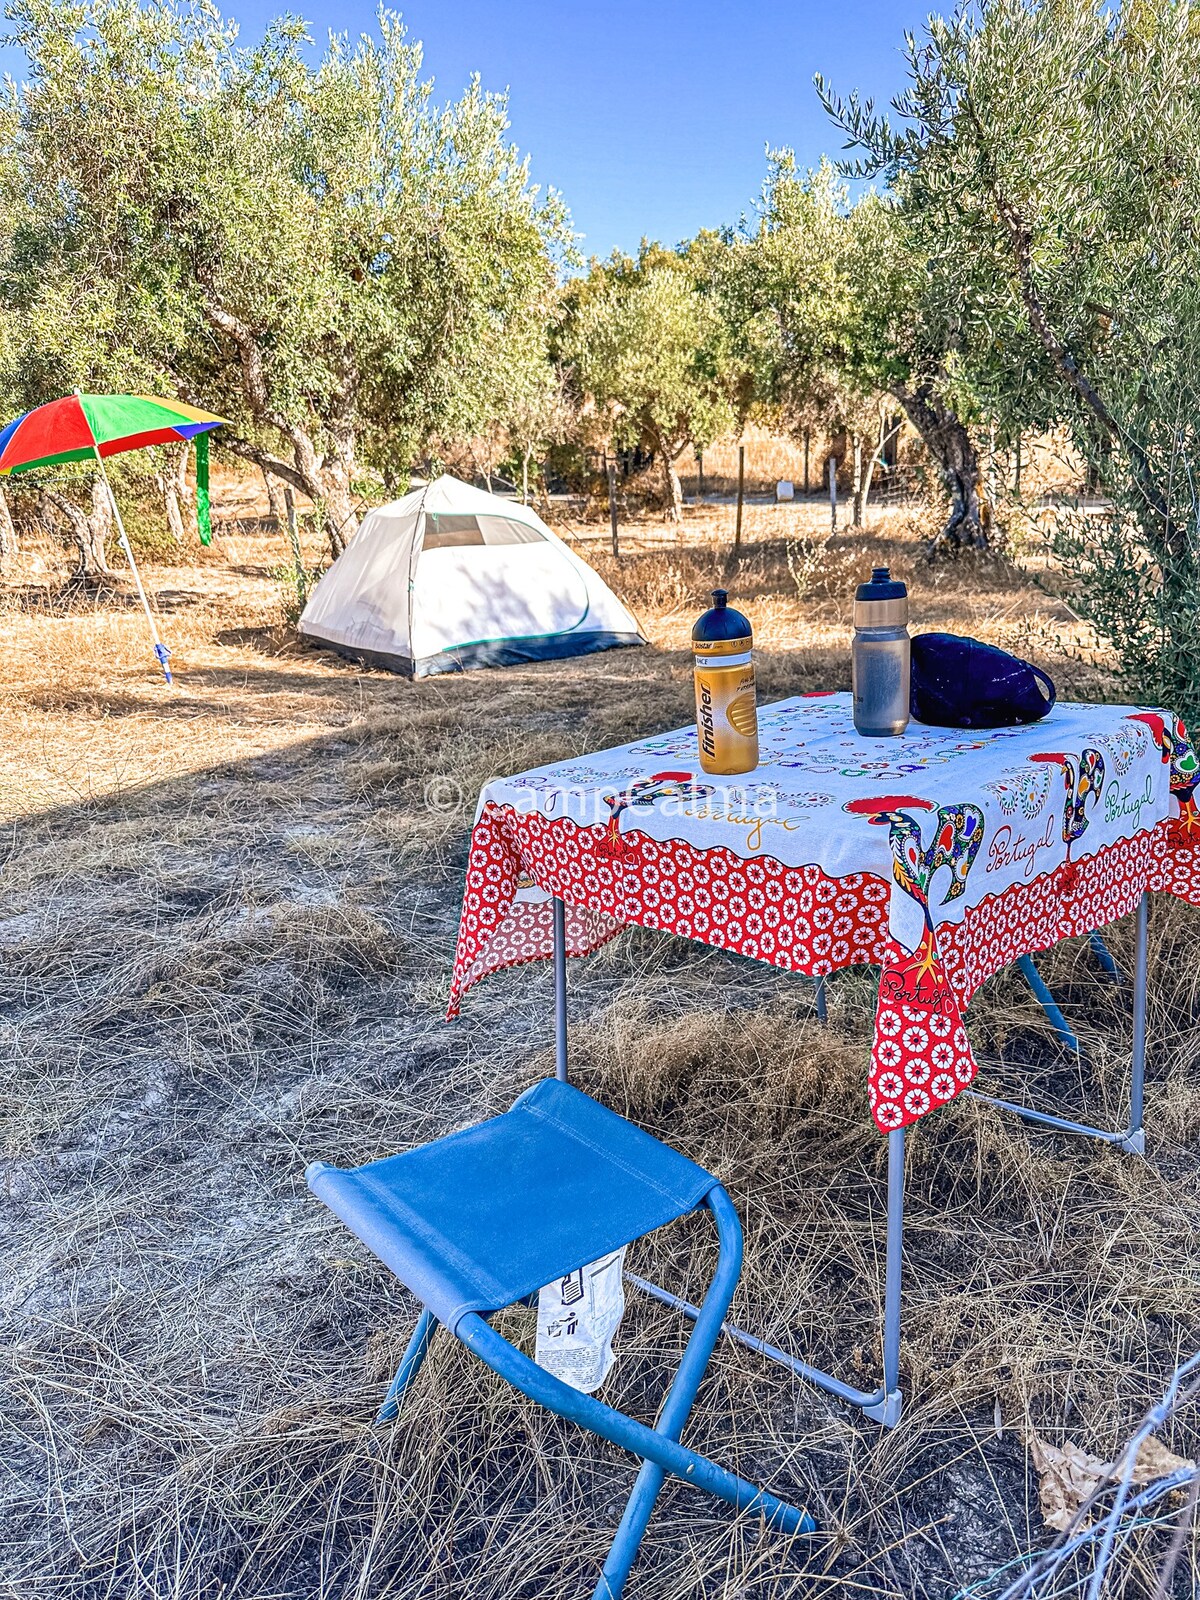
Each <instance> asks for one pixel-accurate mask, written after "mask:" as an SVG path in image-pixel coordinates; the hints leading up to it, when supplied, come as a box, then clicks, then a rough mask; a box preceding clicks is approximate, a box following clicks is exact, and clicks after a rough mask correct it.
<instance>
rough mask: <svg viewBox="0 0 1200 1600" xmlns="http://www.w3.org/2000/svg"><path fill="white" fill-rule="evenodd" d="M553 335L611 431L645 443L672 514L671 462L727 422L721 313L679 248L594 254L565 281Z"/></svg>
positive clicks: (676, 487) (676, 488) (676, 493)
mask: <svg viewBox="0 0 1200 1600" xmlns="http://www.w3.org/2000/svg"><path fill="white" fill-rule="evenodd" d="M557 344H558V349H559V354H560V356H561V358H562V359H563V360H564V361H565V362H566V363H567V364H568V366H569V367H570V369H571V371H572V373H573V375H574V379H575V382H576V384H577V386H578V388H579V390H580V392H581V394H582V395H583V396H585V397H586V402H587V403H590V404H591V405H592V406H594V407H595V408H596V410H597V412H598V413H599V414H600V416H601V417H602V418H603V425H604V426H605V428H606V430H607V432H608V435H609V437H610V439H611V440H612V441H613V442H614V443H615V444H618V445H623V446H625V447H628V448H632V447H633V446H636V445H641V446H643V447H645V448H646V449H649V450H651V451H653V453H654V457H655V460H656V462H657V464H658V468H659V471H660V473H661V475H662V488H663V496H664V500H665V503H666V506H667V510H668V512H669V514H670V516H671V517H672V518H673V519H674V520H675V521H678V520H679V518H680V516H681V514H682V505H683V493H682V489H681V487H680V483H679V474H678V472H677V471H676V467H675V463H676V462H677V461H678V460H679V457H680V456H681V455H682V454H683V452H684V451H685V450H686V449H687V448H688V447H689V446H692V447H696V446H698V447H700V448H701V449H702V448H703V447H704V446H705V445H706V444H708V443H709V442H710V441H711V440H713V439H715V438H716V437H717V436H718V435H720V434H722V433H725V432H728V430H729V429H730V427H731V426H732V425H733V422H734V411H733V407H732V405H731V402H730V398H729V395H728V392H727V389H726V385H725V382H724V379H723V374H722V371H721V351H722V326H721V319H720V315H719V313H718V310H717V308H716V306H715V305H714V303H713V301H712V299H711V298H710V297H709V296H707V295H706V294H704V293H703V292H702V291H701V289H700V287H699V285H698V283H697V281H696V273H695V271H694V269H693V266H692V264H691V263H689V261H688V260H687V257H686V255H685V254H681V253H679V252H674V251H668V250H663V249H661V248H660V247H659V246H657V245H647V246H643V248H642V250H641V252H640V253H639V255H638V257H637V258H636V259H631V258H629V257H625V256H614V257H613V259H612V260H611V261H608V262H605V263H599V262H593V264H592V269H591V272H590V274H589V275H588V277H587V278H585V279H582V280H580V281H579V282H578V283H576V284H573V285H571V286H570V287H569V289H568V292H567V295H566V299H565V304H564V310H563V320H562V325H561V328H560V329H559V331H558V337H557Z"/></svg>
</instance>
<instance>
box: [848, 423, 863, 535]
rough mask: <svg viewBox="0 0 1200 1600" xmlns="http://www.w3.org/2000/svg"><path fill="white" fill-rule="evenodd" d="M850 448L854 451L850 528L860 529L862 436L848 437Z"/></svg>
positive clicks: (857, 434)
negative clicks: (852, 511)
mask: <svg viewBox="0 0 1200 1600" xmlns="http://www.w3.org/2000/svg"><path fill="white" fill-rule="evenodd" d="M850 447H851V449H852V450H853V451H854V514H853V517H852V520H851V523H850V526H851V527H852V528H861V527H862V525H863V501H864V499H865V496H864V494H863V451H862V434H861V433H852V434H851V435H850Z"/></svg>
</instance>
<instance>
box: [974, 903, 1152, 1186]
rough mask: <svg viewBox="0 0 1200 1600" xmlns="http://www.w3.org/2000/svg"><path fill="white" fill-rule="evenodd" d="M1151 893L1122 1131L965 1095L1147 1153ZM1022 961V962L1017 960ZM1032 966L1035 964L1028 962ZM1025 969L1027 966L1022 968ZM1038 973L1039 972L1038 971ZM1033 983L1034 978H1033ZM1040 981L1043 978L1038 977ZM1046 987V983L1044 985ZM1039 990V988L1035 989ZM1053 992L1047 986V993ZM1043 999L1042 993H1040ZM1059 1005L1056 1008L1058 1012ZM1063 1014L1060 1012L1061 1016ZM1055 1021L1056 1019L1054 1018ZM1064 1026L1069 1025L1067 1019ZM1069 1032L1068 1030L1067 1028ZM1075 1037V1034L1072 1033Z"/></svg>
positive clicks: (1038, 1122)
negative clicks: (1145, 1104) (1145, 1107)
mask: <svg viewBox="0 0 1200 1600" xmlns="http://www.w3.org/2000/svg"><path fill="white" fill-rule="evenodd" d="M1148 906H1149V899H1148V896H1146V895H1143V896H1142V898H1141V899H1140V900H1139V901H1138V908H1137V952H1136V955H1135V957H1134V972H1133V1060H1132V1067H1131V1072H1130V1080H1129V1126H1128V1127H1127V1128H1124V1129H1123V1130H1121V1131H1120V1132H1113V1131H1112V1130H1111V1129H1108V1128H1093V1127H1092V1126H1091V1124H1090V1123H1087V1122H1077V1121H1075V1120H1074V1119H1073V1118H1071V1117H1059V1116H1055V1114H1054V1113H1053V1112H1050V1111H1035V1110H1034V1109H1033V1108H1032V1107H1030V1106H1022V1105H1018V1104H1017V1103H1016V1101H1014V1100H1001V1099H998V1098H997V1096H995V1095H991V1094H981V1093H980V1091H979V1090H978V1089H966V1090H964V1093H965V1094H968V1095H970V1096H971V1098H972V1099H973V1100H982V1101H983V1102H984V1104H985V1105H989V1106H995V1107H996V1109H997V1110H998V1111H1011V1112H1013V1113H1014V1115H1016V1116H1018V1117H1020V1118H1022V1120H1023V1121H1025V1122H1032V1123H1033V1124H1034V1125H1035V1126H1036V1127H1039V1128H1054V1129H1055V1130H1056V1131H1057V1132H1059V1133H1078V1134H1083V1135H1084V1136H1085V1137H1086V1138H1089V1139H1099V1140H1100V1141H1101V1143H1103V1144H1111V1145H1116V1146H1118V1147H1119V1148H1120V1149H1122V1150H1128V1151H1130V1152H1131V1154H1133V1155H1139V1156H1141V1155H1145V1153H1146V1134H1145V1130H1144V1128H1143V1127H1142V1106H1143V1100H1144V1089H1145V1079H1146V950H1147V909H1148ZM1021 960H1022V961H1028V960H1029V958H1028V956H1022V957H1021ZM1018 964H1019V963H1018ZM1029 964H1030V966H1031V967H1032V965H1033V963H1032V962H1030V963H1029ZM1022 970H1024V968H1022ZM1035 975H1036V974H1035ZM1030 981H1031V983H1032V979H1031V980H1030ZM1037 981H1038V983H1039V984H1040V983H1041V979H1040V978H1038V980H1037ZM1042 987H1043V988H1045V985H1044V984H1042ZM1035 992H1036V988H1035ZM1049 993H1050V991H1049V990H1048V989H1047V990H1046V994H1047V995H1049ZM1039 998H1040V996H1039ZM1057 1009H1058V1008H1057V1007H1055V1010H1056V1011H1057ZM1061 1015H1062V1013H1061V1012H1059V1016H1060V1017H1061ZM1051 1020H1052V1021H1053V1018H1051ZM1063 1026H1064V1027H1066V1024H1065V1022H1064V1024H1063ZM1068 1031H1069V1030H1068ZM1071 1037H1072V1038H1073V1037H1074V1035H1071Z"/></svg>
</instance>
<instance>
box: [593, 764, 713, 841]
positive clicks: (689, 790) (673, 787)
mask: <svg viewBox="0 0 1200 1600" xmlns="http://www.w3.org/2000/svg"><path fill="white" fill-rule="evenodd" d="M712 792H713V791H712V785H711V784H707V783H697V782H696V781H695V779H694V778H693V776H692V774H691V773H690V772H655V773H653V774H651V776H650V777H648V778H639V779H638V780H637V781H636V782H635V783H631V784H630V785H629V786H628V788H626V789H622V790H621V791H620V793H619V794H606V795H604V797H603V799H604V803H605V805H606V806H607V807H608V813H609V814H608V828H607V830H606V832H605V834H604V837H603V838H602V839H601V840H600V841H599V843H598V844H597V845H596V854H597V855H600V856H608V857H610V858H611V859H614V860H618V861H620V860H624V859H627V858H629V857H632V856H636V855H637V850H636V849H635V848H634V847H633V846H632V845H631V844H630V843H629V842H628V840H626V839H624V838H623V837H622V835H621V817H622V815H623V813H624V812H626V811H628V810H629V808H630V807H631V806H642V807H645V808H648V807H650V806H652V805H653V804H654V802H655V801H656V800H666V799H672V800H703V799H704V798H705V796H706V795H710V794H712Z"/></svg>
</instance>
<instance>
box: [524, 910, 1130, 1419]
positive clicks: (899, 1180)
mask: <svg viewBox="0 0 1200 1600" xmlns="http://www.w3.org/2000/svg"><path fill="white" fill-rule="evenodd" d="M1146 910H1147V896H1146V895H1145V894H1143V895H1142V898H1141V900H1140V901H1139V902H1138V908H1137V953H1136V956H1135V959H1134V979H1133V1061H1132V1071H1131V1077H1130V1096H1129V1099H1130V1111H1129V1125H1128V1127H1127V1128H1125V1129H1123V1130H1121V1131H1120V1132H1114V1131H1112V1130H1110V1129H1105V1128H1094V1127H1092V1126H1091V1125H1090V1124H1089V1123H1086V1122H1076V1121H1073V1120H1072V1119H1070V1118H1068V1117H1059V1116H1055V1115H1054V1114H1053V1113H1051V1112H1048V1111H1037V1110H1035V1109H1033V1108H1031V1107H1029V1106H1022V1105H1018V1104H1017V1103H1016V1102H1015V1101H1011V1100H999V1099H997V1098H995V1096H993V1095H986V1094H980V1093H979V1092H978V1091H976V1090H972V1089H967V1090H964V1091H963V1092H964V1093H966V1094H969V1095H971V1096H972V1097H973V1098H974V1099H977V1100H982V1101H984V1102H986V1103H987V1104H988V1105H991V1106H995V1107H996V1108H997V1109H998V1110H1001V1111H1011V1112H1013V1113H1014V1114H1015V1115H1016V1116H1019V1117H1021V1118H1023V1119H1024V1120H1025V1121H1026V1122H1030V1123H1033V1124H1034V1125H1036V1126H1038V1127H1044V1128H1053V1129H1057V1130H1058V1131H1059V1132H1062V1133H1075V1134H1082V1135H1084V1136H1085V1137H1087V1138H1090V1139H1099V1140H1100V1141H1101V1142H1102V1143H1104V1144H1108V1145H1115V1146H1117V1147H1119V1148H1120V1149H1122V1150H1129V1151H1132V1152H1133V1153H1135V1154H1137V1155H1142V1154H1144V1152H1145V1148H1146V1140H1145V1133H1144V1131H1143V1128H1142V1101H1143V1084H1144V1080H1145V1066H1146ZM553 914H554V1073H555V1076H556V1077H557V1078H561V1079H562V1080H563V1082H566V1081H567V938H566V908H565V906H564V904H563V902H562V901H561V900H560V899H558V898H555V899H554V901H553ZM1091 945H1092V949H1093V951H1094V952H1095V954H1096V956H1097V958H1098V960H1099V961H1100V964H1101V966H1102V968H1103V969H1104V971H1105V973H1106V974H1107V975H1108V977H1109V978H1111V979H1113V980H1114V981H1116V982H1122V981H1123V979H1122V977H1121V974H1120V972H1119V970H1118V969H1117V966H1116V963H1115V962H1114V961H1113V959H1112V956H1111V955H1110V954H1109V952H1108V949H1107V947H1106V946H1105V945H1104V942H1103V941H1102V940H1101V939H1100V936H1099V934H1096V933H1093V934H1092V935H1091ZM1017 966H1018V967H1019V968H1020V970H1021V972H1022V973H1023V974H1024V976H1025V977H1026V979H1027V980H1028V982H1029V983H1030V986H1031V988H1032V989H1033V991H1034V994H1035V995H1036V996H1037V998H1038V1000H1039V1002H1040V1003H1041V1005H1042V1007H1043V1009H1044V1010H1045V1011H1046V1014H1047V1016H1048V1017H1049V1018H1050V1021H1051V1023H1052V1024H1053V1025H1054V1030H1055V1033H1056V1034H1057V1035H1058V1037H1059V1038H1060V1039H1062V1040H1063V1042H1064V1043H1068V1044H1069V1045H1070V1047H1071V1048H1073V1049H1074V1050H1075V1051H1076V1052H1078V1050H1079V1041H1078V1039H1077V1038H1076V1036H1075V1035H1074V1033H1072V1032H1071V1030H1070V1028H1069V1027H1068V1026H1067V1023H1066V1019H1065V1018H1064V1017H1063V1014H1062V1012H1061V1011H1060V1010H1059V1008H1058V1006H1057V1005H1056V1004H1055V1001H1054V999H1053V996H1052V995H1051V993H1050V991H1049V989H1048V988H1047V987H1046V985H1045V983H1044V982H1043V980H1042V978H1041V975H1040V974H1039V973H1038V971H1037V968H1036V967H1035V966H1034V965H1033V961H1032V959H1031V958H1030V957H1029V956H1021V957H1020V958H1019V960H1018V962H1017ZM816 981H817V1014H818V1016H819V1017H820V1018H821V1020H822V1021H824V1019H825V983H824V979H821V978H818V979H817V980H816ZM904 1134H905V1129H904V1128H896V1129H894V1130H893V1131H892V1132H891V1133H889V1134H888V1136H887V1141H888V1162H887V1243H886V1251H885V1257H884V1279H883V1374H882V1381H881V1382H880V1385H879V1387H878V1388H877V1389H874V1390H869V1391H868V1390H865V1389H856V1388H855V1387H854V1386H853V1385H852V1384H848V1383H844V1382H843V1381H842V1379H840V1378H837V1377H834V1375H833V1374H832V1373H829V1372H823V1371H822V1370H821V1368H819V1367H814V1366H810V1365H809V1363H808V1362H807V1361H800V1360H798V1359H797V1358H796V1357H795V1356H791V1355H788V1353H787V1351H786V1350H780V1349H779V1348H778V1347H777V1346H776V1345H773V1344H768V1343H767V1341H766V1340H765V1339H760V1338H758V1337H757V1335H755V1334H753V1333H748V1332H747V1331H746V1329H744V1328H739V1327H736V1326H735V1325H734V1324H733V1323H731V1322H724V1323H722V1325H721V1331H722V1332H723V1333H724V1334H725V1335H726V1336H727V1337H728V1338H730V1339H733V1340H734V1341H735V1342H736V1343H738V1344H740V1345H744V1346H745V1347H746V1349H748V1350H754V1351H757V1353H758V1354H759V1355H760V1356H764V1357H766V1359H767V1360H768V1361H774V1362H777V1363H778V1364H779V1365H780V1366H783V1367H787V1368H788V1369H789V1370H790V1371H791V1372H794V1373H795V1374H796V1375H797V1377H800V1378H803V1379H805V1380H806V1381H807V1382H809V1383H812V1384H815V1385H816V1386H817V1387H818V1388H819V1389H823V1390H824V1391H825V1393H826V1394H831V1395H833V1396H834V1398H835V1399H838V1400H844V1401H845V1402H846V1403H847V1404H848V1405H853V1406H857V1407H858V1408H859V1410H861V1411H862V1413H863V1414H864V1416H867V1417H869V1418H870V1419H871V1420H872V1421H873V1422H879V1423H882V1424H883V1426H884V1427H885V1428H894V1427H895V1426H896V1424H897V1422H899V1420H900V1410H901V1393H900V1331H901V1319H900V1287H901V1269H902V1266H903V1258H904ZM625 1276H626V1278H627V1280H628V1281H629V1282H630V1283H632V1284H633V1285H634V1286H635V1287H636V1288H638V1289H641V1290H642V1291H643V1292H644V1293H646V1294H648V1295H651V1296H652V1297H653V1298H654V1299H655V1300H658V1301H660V1302H661V1303H662V1304H663V1305H668V1306H671V1307H673V1308H674V1309H675V1310H676V1311H679V1312H681V1313H682V1314H683V1315H684V1316H685V1317H688V1318H690V1319H691V1320H692V1321H695V1320H696V1318H697V1317H698V1316H699V1315H700V1308H699V1307H698V1306H694V1305H692V1304H691V1303H690V1302H689V1301H687V1300H683V1299H681V1298H680V1297H679V1296H678V1295H675V1294H672V1293H671V1291H670V1290H669V1289H663V1288H661V1287H660V1286H659V1285H658V1284H656V1283H651V1282H650V1281H649V1280H648V1279H646V1278H639V1277H637V1276H636V1275H635V1274H634V1273H626V1275H625Z"/></svg>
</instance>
